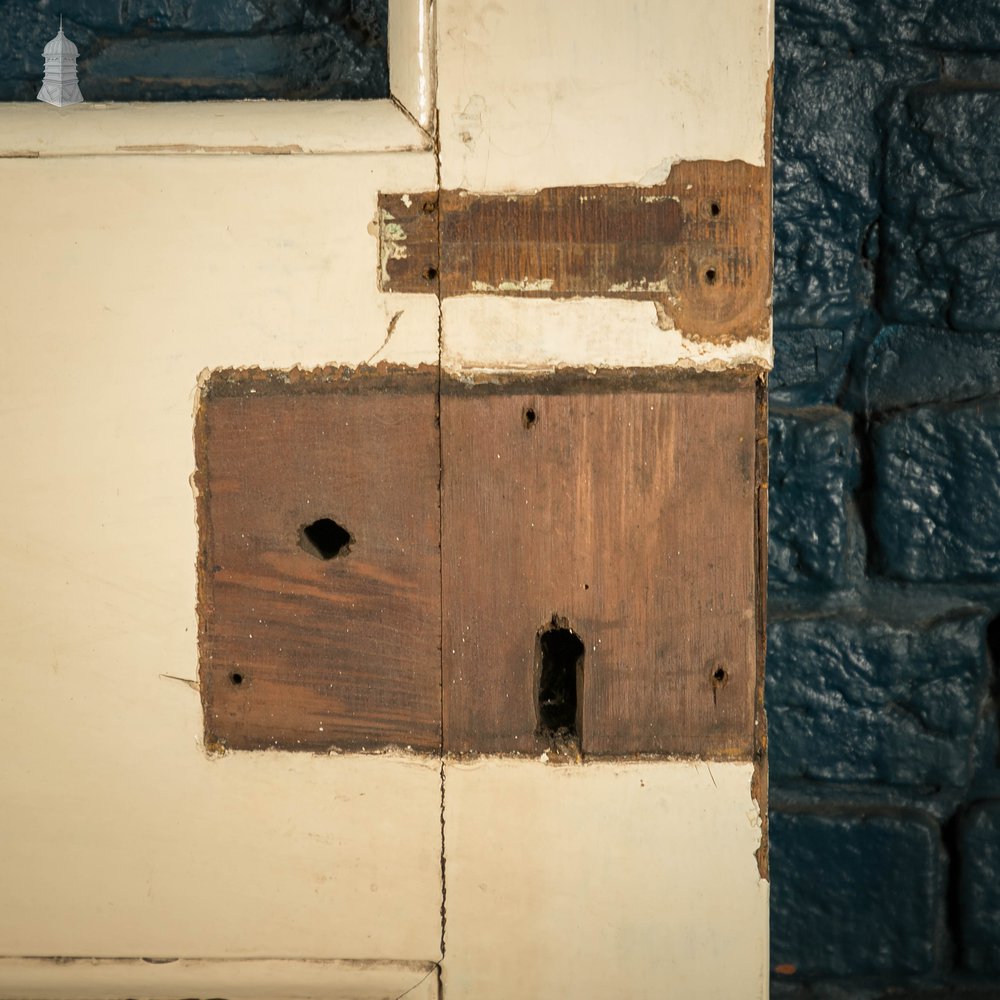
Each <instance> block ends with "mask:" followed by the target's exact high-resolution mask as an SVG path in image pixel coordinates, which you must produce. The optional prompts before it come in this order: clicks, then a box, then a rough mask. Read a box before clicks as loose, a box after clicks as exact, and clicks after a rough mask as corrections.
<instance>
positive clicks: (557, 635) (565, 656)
mask: <svg viewBox="0 0 1000 1000" xmlns="http://www.w3.org/2000/svg"><path fill="white" fill-rule="evenodd" d="M537 656H538V664H539V670H538V729H539V733H540V735H542V736H549V737H555V736H561V737H573V738H576V739H579V738H580V711H579V706H580V704H581V703H582V695H583V659H584V645H583V642H582V641H581V640H580V637H579V636H578V635H577V634H576V633H575V632H574V631H573V630H572V629H571V628H569V627H568V626H567V624H566V623H565V622H564V621H562V620H560V619H559V618H558V617H556V616H555V615H553V616H552V622H551V624H549V625H548V626H546V627H545V628H544V629H542V631H541V632H539V633H538V640H537Z"/></svg>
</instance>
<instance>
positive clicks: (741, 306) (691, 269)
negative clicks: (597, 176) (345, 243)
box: [378, 160, 771, 342]
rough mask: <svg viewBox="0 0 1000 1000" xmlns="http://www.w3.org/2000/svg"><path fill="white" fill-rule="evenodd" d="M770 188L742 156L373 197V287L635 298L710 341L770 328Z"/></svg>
mask: <svg viewBox="0 0 1000 1000" xmlns="http://www.w3.org/2000/svg"><path fill="white" fill-rule="evenodd" d="M770 207H771V206H770V187H769V185H768V183H767V175H766V172H765V169H764V168H763V167H755V166H752V165H751V164H747V163H743V162H742V161H728V162H718V161H713V160H703V161H692V162H685V163H678V164H676V165H675V166H674V168H673V170H672V171H671V173H670V176H669V177H668V178H667V179H666V181H664V182H663V183H662V184H655V185H650V186H611V185H595V186H583V187H553V188H545V189H543V190H540V191H535V192H530V193H519V194H477V193H474V192H469V191H462V190H458V191H424V192H416V193H414V192H410V193H403V194H380V195H379V213H378V220H379V250H380V255H381V267H380V272H379V275H380V276H379V285H380V288H381V289H382V290H383V291H388V292H431V293H436V294H438V295H440V296H441V297H442V298H446V297H450V296H454V295H468V294H490V295H516V296H533V297H541V298H564V297H587V296H597V297H602V298H627V299H645V300H651V301H653V302H654V303H656V307H657V315H658V317H659V321H660V325H661V326H663V327H665V328H667V329H670V328H672V327H676V328H678V329H681V330H682V331H683V332H684V334H685V336H688V337H691V338H694V339H703V340H711V341H715V342H721V341H732V340H744V339H746V338H748V337H755V336H756V337H766V336H768V329H769V322H770V292H771V240H770Z"/></svg>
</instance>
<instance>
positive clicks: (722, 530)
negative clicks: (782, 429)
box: [441, 376, 758, 759]
mask: <svg viewBox="0 0 1000 1000" xmlns="http://www.w3.org/2000/svg"><path fill="white" fill-rule="evenodd" d="M756 427H757V393H756V385H755V382H754V380H753V379H746V378H743V379H736V378H729V379H723V378H719V379H713V378H712V377H711V376H707V377H706V376H699V377H698V378H692V379H690V380H688V381H686V382H684V381H681V382H675V383H667V384H666V385H663V384H660V385H657V384H656V382H655V379H654V380H650V381H649V382H648V383H647V384H645V385H643V384H642V383H641V382H640V383H639V384H637V385H631V386H630V385H628V384H622V383H620V382H618V383H616V382H615V381H614V380H611V379H607V380H604V381H602V380H600V379H597V380H595V379H581V380H579V381H577V382H575V383H574V382H571V381H567V380H565V379H562V380H561V379H560V377H558V376H554V377H553V378H552V379H550V380H548V382H545V381H542V382H538V381H535V382H523V381H522V382H513V383H511V384H508V385H495V384H494V385H482V386H478V387H475V388H474V389H471V390H470V389H469V388H468V387H465V386H459V385H457V384H454V385H449V384H447V383H446V385H445V390H444V392H443V395H442V399H441V434H442V453H443V457H444V475H443V500H442V524H443V535H442V546H443V551H444V553H445V559H444V563H443V567H442V568H443V601H444V607H445V608H446V614H445V616H444V647H443V649H444V691H445V699H444V710H445V714H444V737H445V749H446V750H447V751H451V752H458V753H463V752H507V753H510V752H521V753H538V752H539V751H541V750H544V749H546V748H548V747H549V746H550V745H551V744H552V742H553V741H552V736H553V735H555V736H558V735H559V734H558V733H556V734H552V733H549V734H546V733H545V732H544V728H545V727H544V725H543V722H544V720H543V718H542V710H541V708H540V687H544V686H545V683H544V680H543V674H544V659H543V651H542V649H541V642H542V641H543V640H544V637H545V635H546V633H547V632H549V631H550V630H551V629H553V628H556V629H557V630H561V634H563V635H564V636H565V633H567V632H568V633H571V634H572V636H575V637H576V638H577V639H578V640H579V644H580V645H579V647H578V648H577V650H576V652H573V653H572V655H573V656H574V657H576V656H577V655H578V654H579V653H582V659H581V660H577V661H576V668H577V675H576V677H575V678H573V679H571V680H572V682H573V683H574V684H575V686H576V690H575V693H574V696H575V698H576V701H577V708H576V713H575V718H574V719H572V720H571V725H570V728H575V730H576V731H575V733H574V734H573V735H574V736H575V738H576V740H577V741H578V746H579V749H580V750H582V752H583V753H584V754H588V755H602V754H609V755H624V754H634V753H649V754H698V755H708V756H713V757H741V758H744V759H749V758H750V756H751V754H752V751H753V745H752V744H753V734H754V717H755V709H756V704H755V700H756V696H757V684H758V677H757V647H756V633H757V625H756V619H755V615H756V599H757V573H758V566H757V530H756V523H757V492H758V484H757V481H756V478H757V473H756V470H755V459H756V448H757V446H756Z"/></svg>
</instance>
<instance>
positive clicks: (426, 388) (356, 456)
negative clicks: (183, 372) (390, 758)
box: [196, 369, 441, 750]
mask: <svg viewBox="0 0 1000 1000" xmlns="http://www.w3.org/2000/svg"><path fill="white" fill-rule="evenodd" d="M436 387H437V374H436V371H435V370H433V369H425V370H418V371H409V372H404V371H392V370H388V369H383V370H381V371H378V372H372V371H369V372H368V373H367V374H366V375H365V376H364V377H360V376H357V375H356V374H355V373H352V372H350V371H348V370H344V371H340V370H329V371H320V372H312V373H304V372H292V373H288V372H274V373H266V372H261V371H228V372H227V371H223V372H216V373H214V374H213V375H212V377H211V378H210V379H209V381H208V383H207V384H206V385H205V386H204V391H203V395H202V399H201V405H200V408H199V412H198V421H197V430H196V446H197V460H198V471H197V485H198V490H199V523H200V527H201V566H200V573H199V595H198V596H199V609H200V626H201V634H200V653H201V693H202V702H203V705H204V712H205V734H206V742H207V743H208V744H209V745H218V746H224V747H230V748H233V749H256V748H263V747H283V748H285V749H302V750H325V749H330V748H344V749H355V750H359V749H366V750H372V749H379V748H382V747H386V746H401V747H407V746H409V747H412V748H414V749H423V750H437V749H438V748H439V746H440V741H441V722H440V719H441V656H440V627H441V626H440V620H441V608H440V540H439V524H440V510H439V502H438V495H439V494H438V469H439V452H438V432H437V413H436V409H437V401H436Z"/></svg>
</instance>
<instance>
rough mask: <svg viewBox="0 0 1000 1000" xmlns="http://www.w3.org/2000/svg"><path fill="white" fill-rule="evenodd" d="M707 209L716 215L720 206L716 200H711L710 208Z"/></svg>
mask: <svg viewBox="0 0 1000 1000" xmlns="http://www.w3.org/2000/svg"><path fill="white" fill-rule="evenodd" d="M709 211H710V212H711V213H712V215H718V214H719V213H720V212H721V211H722V207H721V206H720V205H719V203H718V202H717V201H713V202H712V206H711V208H709Z"/></svg>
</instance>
